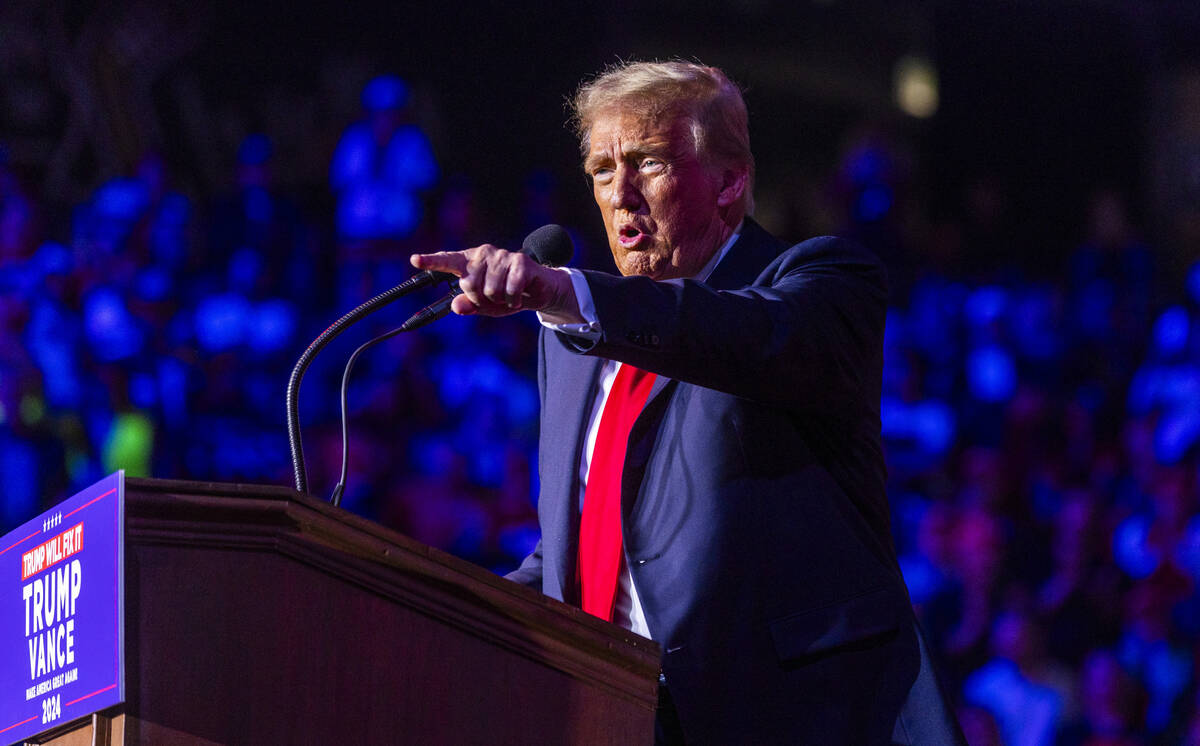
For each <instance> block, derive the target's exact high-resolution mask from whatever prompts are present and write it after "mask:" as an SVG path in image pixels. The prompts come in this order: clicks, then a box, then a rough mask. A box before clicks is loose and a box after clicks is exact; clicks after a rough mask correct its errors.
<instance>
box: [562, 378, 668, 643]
mask: <svg viewBox="0 0 1200 746" xmlns="http://www.w3.org/2000/svg"><path fill="white" fill-rule="evenodd" d="M654 379H655V375H654V374H653V373H647V372H646V371H644V370H639V369H638V368H635V367H633V366H632V365H622V366H621V367H620V369H619V370H618V371H617V377H616V378H615V379H614V380H613V384H612V388H611V389H610V390H609V392H608V400H607V401H605V402H604V412H603V413H602V414H601V415H600V429H599V430H598V431H597V432H596V444H595V445H594V446H593V447H592V461H591V464H590V465H589V466H588V480H587V487H586V489H584V492H583V516H582V517H581V518H580V522H579V583H580V589H581V592H582V595H583V610H584V611H586V612H588V613H589V614H594V615H595V616H598V617H600V618H601V619H607V620H608V621H610V622H611V621H612V618H613V603H614V601H615V600H616V596H617V575H618V574H619V573H620V571H621V472H622V471H623V470H624V468H625V447H626V445H627V444H628V443H629V431H630V430H631V429H633V423H634V420H636V419H637V417H638V415H639V414H641V412H642V407H644V406H645V405H646V399H647V398H649V396H650V388H651V387H652V386H654Z"/></svg>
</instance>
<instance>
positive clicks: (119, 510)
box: [0, 472, 125, 743]
mask: <svg viewBox="0 0 1200 746" xmlns="http://www.w3.org/2000/svg"><path fill="white" fill-rule="evenodd" d="M124 508H125V475H124V473H123V472H117V473H116V474H112V475H109V476H107V477H105V478H104V479H102V480H100V481H99V482H97V483H96V484H94V485H92V486H91V487H88V488H87V489H85V490H83V491H82V492H80V493H79V494H77V495H75V496H74V497H71V498H68V499H67V500H64V501H63V502H61V503H59V504H58V505H57V506H55V507H54V508H52V509H50V510H49V511H47V512H45V513H43V514H42V515H40V516H38V517H37V518H34V519H33V520H32V521H29V522H28V523H26V524H25V525H23V526H21V527H20V528H18V529H17V530H16V531H13V532H11V533H9V534H8V535H7V536H5V537H4V538H3V539H0V662H2V665H0V741H3V742H8V743H13V742H20V741H22V740H24V739H26V738H29V737H30V736H33V735H35V734H37V733H40V732H42V731H44V730H48V729H50V728H53V727H55V726H57V725H61V724H63V723H68V722H70V721H72V720H75V719H77V718H81V717H84V716H86V715H90V714H91V713H93V712H97V711H99V710H103V709H105V708H106V707H111V706H112V705H115V704H119V703H121V702H123V701H124V699H125V676H124V673H125V672H124V635H123V633H124V606H123V598H124V567H125V563H124V561H123V558H124V525H125V521H124V518H125V510H124Z"/></svg>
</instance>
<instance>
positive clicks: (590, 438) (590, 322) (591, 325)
mask: <svg viewBox="0 0 1200 746" xmlns="http://www.w3.org/2000/svg"><path fill="white" fill-rule="evenodd" d="M741 232H742V226H741V225H740V224H739V225H738V227H737V229H736V230H735V231H734V232H733V235H732V236H730V237H729V240H728V241H726V242H725V243H724V244H722V245H721V248H720V249H718V250H717V251H716V252H715V253H714V254H713V256H712V258H711V259H709V260H708V264H705V265H704V267H703V268H702V269H701V270H700V272H698V273H697V274H696V275H695V276H694V277H692V278H690V279H695V280H699V281H700V282H703V281H705V280H707V279H708V277H709V275H711V274H712V271H713V269H715V268H716V266H717V265H718V264H719V263H720V262H721V259H723V258H724V257H725V255H726V254H727V253H729V248H730V247H731V246H733V244H734V242H735V241H737V239H738V236H739V235H741ZM560 271H562V272H567V273H568V274H570V276H571V285H572V286H573V287H574V289H575V298H576V300H577V301H578V302H579V313H580V315H581V316H583V318H584V323H582V324H552V323H548V322H547V321H546V320H545V319H543V318H542V315H541V313H538V320H539V321H541V322H542V325H543V326H545V327H546V328H547V329H553V330H555V331H559V332H564V333H566V334H570V335H572V336H576V337H582V338H584V339H587V340H590V341H595V340H597V339H599V338H600V333H601V326H600V320H599V319H598V318H596V306H595V303H594V301H593V300H592V292H591V290H589V289H588V285H587V280H586V279H584V276H583V273H582V272H580V271H579V270H577V269H571V268H569V267H566V268H561V269H560ZM666 282H672V283H676V284H679V283H682V282H683V280H666ZM621 365H622V364H621V363H619V362H617V361H616V360H605V361H604V365H603V367H601V369H600V387H599V390H598V391H597V392H596V400H595V402H594V403H593V404H592V410H591V413H590V414H589V415H588V426H587V440H586V441H585V443H584V447H583V453H582V454H581V455H580V458H579V506H580V509H582V508H583V495H584V492H585V491H586V490H587V478H588V467H589V466H591V463H592V449H593V448H595V447H596V433H597V432H599V430H600V413H601V412H603V411H604V403H605V402H606V401H607V400H608V392H609V390H611V389H612V384H613V379H615V378H616V377H617V371H618V370H620V368H621ZM613 621H614V622H615V623H616V624H619V625H621V626H622V627H624V628H625V629H628V630H630V631H632V632H636V633H638V634H639V635H641V636H642V637H648V638H651V639H653V637H652V636H651V634H650V629H649V627H647V626H646V615H645V613H644V612H643V611H642V603H641V601H640V600H639V599H638V595H637V586H635V585H634V582H633V575H631V574H630V572H629V566H628V565H627V564H626V562H625V554H624V552H622V553H621V570H620V574H619V575H618V580H617V597H616V600H615V602H614V608H613Z"/></svg>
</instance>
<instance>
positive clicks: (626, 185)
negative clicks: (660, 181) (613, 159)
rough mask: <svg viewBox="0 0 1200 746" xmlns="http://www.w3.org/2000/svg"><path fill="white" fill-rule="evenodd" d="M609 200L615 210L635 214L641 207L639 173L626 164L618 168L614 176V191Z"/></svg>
mask: <svg viewBox="0 0 1200 746" xmlns="http://www.w3.org/2000/svg"><path fill="white" fill-rule="evenodd" d="M608 198H609V202H610V203H611V204H612V206H613V208H614V209H618V210H627V211H629V212H633V211H635V210H637V209H638V208H639V207H641V204H642V193H641V192H640V191H638V185H637V173H636V172H635V171H634V170H633V169H631V168H628V167H627V166H625V165H624V164H622V165H620V166H618V167H617V169H616V172H615V173H614V174H613V182H612V191H611V192H609V196H608Z"/></svg>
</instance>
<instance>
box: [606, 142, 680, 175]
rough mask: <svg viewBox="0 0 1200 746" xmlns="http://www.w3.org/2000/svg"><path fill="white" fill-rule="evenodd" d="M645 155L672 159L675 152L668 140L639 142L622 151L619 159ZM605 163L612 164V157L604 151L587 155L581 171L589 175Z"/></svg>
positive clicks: (630, 158)
mask: <svg viewBox="0 0 1200 746" xmlns="http://www.w3.org/2000/svg"><path fill="white" fill-rule="evenodd" d="M647 155H653V156H658V157H660V158H666V159H673V158H674V157H675V152H674V150H673V149H672V148H671V141H670V140H663V141H662V142H655V141H650V142H639V143H636V144H634V145H632V146H630V147H629V148H628V149H627V150H624V151H622V153H621V158H622V159H623V160H633V159H636V158H640V157H642V156H647ZM607 163H612V156H611V155H609V153H608V151H604V152H602V153H600V154H598V155H591V154H589V155H588V156H587V157H586V158H584V159H583V170H584V171H585V172H587V173H591V171H592V169H593V168H598V167H599V166H600V165H602V164H607Z"/></svg>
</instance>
